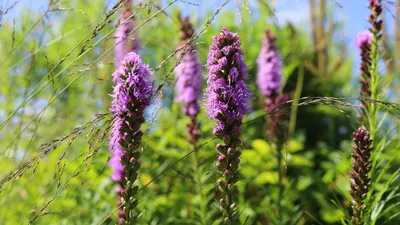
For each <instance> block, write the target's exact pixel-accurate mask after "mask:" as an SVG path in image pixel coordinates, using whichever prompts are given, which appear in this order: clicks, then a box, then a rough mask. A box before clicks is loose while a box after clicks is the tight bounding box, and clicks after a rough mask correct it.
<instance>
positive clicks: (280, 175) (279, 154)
mask: <svg viewBox="0 0 400 225" xmlns="http://www.w3.org/2000/svg"><path fill="white" fill-rule="evenodd" d="M282 146H283V145H282V144H278V145H277V146H276V150H277V161H278V167H277V172H278V186H279V192H278V202H277V212H278V217H277V218H278V224H281V222H282V212H281V207H282V205H281V201H282V196H283V190H284V186H283V171H282Z"/></svg>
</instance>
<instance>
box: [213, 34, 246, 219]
mask: <svg viewBox="0 0 400 225" xmlns="http://www.w3.org/2000/svg"><path fill="white" fill-rule="evenodd" d="M207 68H208V70H209V73H208V81H207V83H208V85H209V87H208V88H207V90H206V102H207V104H206V108H207V116H208V117H210V118H211V119H213V120H215V121H216V122H217V125H216V126H215V127H214V132H213V133H214V135H215V136H217V137H218V138H220V139H222V140H223V142H224V145H221V144H220V145H217V150H218V152H219V153H220V154H221V156H219V160H220V159H223V163H220V162H219V161H218V162H217V164H219V166H218V167H217V170H218V172H219V173H220V174H221V175H223V176H224V178H225V182H224V183H221V182H219V186H220V190H222V192H223V193H222V194H223V196H224V198H222V200H221V202H220V208H221V209H223V212H224V217H225V218H224V221H230V222H231V223H235V222H237V216H236V215H237V213H236V212H235V207H234V208H231V207H230V206H231V205H232V204H233V203H234V201H236V194H237V193H238V190H237V188H236V187H235V186H234V184H235V183H236V182H237V181H238V180H239V172H238V166H239V162H240V160H239V156H240V151H239V150H238V149H237V148H238V147H240V145H241V139H240V125H241V124H242V119H243V117H244V115H245V114H246V113H247V112H248V111H249V104H250V95H251V94H250V92H249V90H248V87H247V84H246V83H245V79H246V75H247V68H246V65H245V63H244V56H243V52H242V50H241V48H240V40H239V36H238V35H237V34H235V33H232V32H230V31H229V30H228V29H226V28H223V29H222V31H221V33H220V34H219V35H217V36H214V37H213V39H212V44H211V46H210V53H209V54H208V59H207ZM227 149H229V151H228V150H227ZM228 152H229V153H228Z"/></svg>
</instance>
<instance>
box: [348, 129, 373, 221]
mask: <svg viewBox="0 0 400 225" xmlns="http://www.w3.org/2000/svg"><path fill="white" fill-rule="evenodd" d="M353 141H354V143H355V145H354V146H353V150H354V152H353V154H352V157H353V168H352V170H351V171H350V175H351V178H350V182H351V190H350V194H351V196H352V197H353V200H352V209H353V216H352V224H354V225H361V224H364V223H363V216H364V215H363V214H364V212H365V208H366V206H365V203H364V200H365V198H366V196H367V194H368V190H369V182H370V179H369V177H368V173H369V171H370V170H371V164H370V157H371V151H372V148H371V145H372V140H370V134H369V133H368V131H366V130H365V129H364V128H361V127H360V128H358V130H357V132H355V133H354V134H353Z"/></svg>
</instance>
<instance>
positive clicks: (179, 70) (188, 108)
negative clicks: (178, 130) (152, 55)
mask: <svg viewBox="0 0 400 225" xmlns="http://www.w3.org/2000/svg"><path fill="white" fill-rule="evenodd" d="M180 22H181V27H180V29H181V32H180V39H181V43H180V47H183V46H185V47H183V49H182V50H181V53H184V55H183V57H182V59H181V62H180V64H179V65H178V66H177V67H176V68H175V73H176V77H177V81H176V87H175V91H176V98H175V102H178V103H181V104H183V106H182V110H183V112H184V113H185V115H187V116H189V117H190V122H189V123H188V124H187V127H188V130H187V131H188V141H189V142H190V143H191V144H192V145H195V144H196V143H197V141H198V140H199V138H200V134H199V132H198V126H197V122H196V117H197V114H199V111H200V107H199V103H198V100H199V99H200V97H201V83H202V76H201V64H200V61H199V57H198V55H197V52H196V48H195V46H194V45H191V43H188V42H189V41H190V38H191V37H192V36H193V34H194V29H193V26H192V23H191V22H190V18H189V17H185V18H183V19H180ZM180 57H181V54H178V59H179V58H180Z"/></svg>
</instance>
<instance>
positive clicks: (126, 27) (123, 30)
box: [114, 1, 140, 68]
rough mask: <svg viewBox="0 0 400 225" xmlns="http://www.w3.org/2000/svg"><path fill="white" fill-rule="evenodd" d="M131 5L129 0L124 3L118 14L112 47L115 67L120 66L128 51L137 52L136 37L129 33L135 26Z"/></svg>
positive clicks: (137, 43) (137, 42)
mask: <svg viewBox="0 0 400 225" xmlns="http://www.w3.org/2000/svg"><path fill="white" fill-rule="evenodd" d="M131 6H132V2H131V1H127V2H126V3H125V5H124V7H123V9H122V11H121V13H120V16H119V20H118V28H117V30H116V31H115V35H114V38H115V44H116V45H115V47H114V64H115V67H116V68H119V67H120V66H121V64H122V60H123V59H124V56H125V55H126V54H127V53H128V52H132V51H133V52H138V51H139V48H140V46H139V41H138V40H137V38H135V36H134V35H132V34H130V33H131V32H132V30H133V29H134V27H135V23H134V21H133V15H132V12H131Z"/></svg>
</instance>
